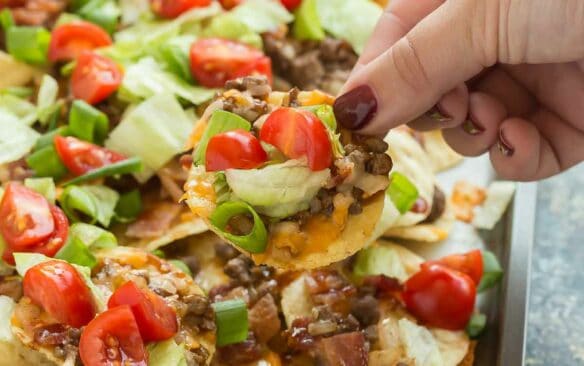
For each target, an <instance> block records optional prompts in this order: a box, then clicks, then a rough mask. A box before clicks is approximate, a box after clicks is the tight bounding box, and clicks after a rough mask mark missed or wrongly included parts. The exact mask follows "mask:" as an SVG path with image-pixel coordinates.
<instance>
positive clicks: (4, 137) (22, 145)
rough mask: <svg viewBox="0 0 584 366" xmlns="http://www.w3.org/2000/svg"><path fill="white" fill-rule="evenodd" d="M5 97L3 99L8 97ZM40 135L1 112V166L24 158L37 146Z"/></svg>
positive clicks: (10, 115) (11, 116)
mask: <svg viewBox="0 0 584 366" xmlns="http://www.w3.org/2000/svg"><path fill="white" fill-rule="evenodd" d="M6 96H8V95H4V96H2V97H6ZM39 137H40V134H39V133H38V132H36V131H35V130H33V129H32V128H30V127H28V126H27V125H26V124H25V123H23V122H22V121H20V120H18V119H17V118H16V117H14V115H12V114H8V113H4V112H3V111H2V110H0V164H5V163H10V162H13V161H16V160H18V159H21V158H22V157H24V156H25V155H26V154H27V153H28V152H29V151H30V150H31V149H32V147H33V146H34V145H35V143H36V141H37V139H38V138H39Z"/></svg>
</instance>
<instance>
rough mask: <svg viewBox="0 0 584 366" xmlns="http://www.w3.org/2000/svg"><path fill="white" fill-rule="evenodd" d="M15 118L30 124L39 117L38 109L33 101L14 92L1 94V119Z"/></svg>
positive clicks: (22, 122)
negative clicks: (15, 94)
mask: <svg viewBox="0 0 584 366" xmlns="http://www.w3.org/2000/svg"><path fill="white" fill-rule="evenodd" d="M2 118H6V119H14V120H17V121H19V122H20V123H21V124H24V125H27V126H30V125H32V124H33V123H34V122H35V121H36V119H37V110H36V107H35V106H34V104H32V103H31V102H29V101H27V100H25V99H22V98H19V97H17V96H14V95H12V94H0V119H2Z"/></svg>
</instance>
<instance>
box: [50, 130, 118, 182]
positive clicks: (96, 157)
mask: <svg viewBox="0 0 584 366" xmlns="http://www.w3.org/2000/svg"><path fill="white" fill-rule="evenodd" d="M54 141H55V149H56V150H57V154H58V155H59V158H60V159H61V160H62V161H63V164H64V165H65V166H66V167H67V169H69V171H70V172H71V173H73V174H75V175H76V176H77V175H83V174H85V173H87V172H89V171H91V170H94V169H97V168H101V167H103V166H106V165H110V164H113V163H116V162H118V161H122V160H125V159H126V157H125V156H123V155H122V154H118V153H117V152H115V151H111V150H108V149H106V148H104V147H101V146H97V145H94V144H91V143H89V142H86V141H82V140H79V139H77V138H75V137H71V136H67V137H63V136H59V135H57V136H55V140H54Z"/></svg>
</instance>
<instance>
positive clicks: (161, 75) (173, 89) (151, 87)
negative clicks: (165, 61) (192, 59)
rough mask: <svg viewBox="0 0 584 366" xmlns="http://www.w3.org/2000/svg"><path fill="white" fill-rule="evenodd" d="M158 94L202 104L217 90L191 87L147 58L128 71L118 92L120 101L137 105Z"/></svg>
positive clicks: (131, 66)
mask: <svg viewBox="0 0 584 366" xmlns="http://www.w3.org/2000/svg"><path fill="white" fill-rule="evenodd" d="M156 94H173V95H176V96H177V97H180V98H182V99H185V100H188V101H189V102H191V103H193V104H201V103H204V102H206V101H208V100H209V99H211V98H212V97H213V95H214V94H215V90H213V89H207V88H202V87H197V86H193V85H190V84H189V83H187V82H186V81H184V80H182V79H181V78H179V77H178V76H176V75H175V74H173V73H170V72H168V71H165V70H163V69H162V68H161V67H160V65H159V64H158V63H157V62H156V61H155V60H154V59H153V58H152V57H145V58H143V59H141V60H140V61H138V62H137V63H135V64H133V65H130V66H129V67H128V68H127V69H126V73H125V75H124V79H123V81H122V85H121V87H120V90H119V91H118V97H119V98H120V99H122V100H125V101H128V102H131V103H132V102H134V103H135V102H139V101H140V100H141V99H147V98H150V97H151V96H153V95H156Z"/></svg>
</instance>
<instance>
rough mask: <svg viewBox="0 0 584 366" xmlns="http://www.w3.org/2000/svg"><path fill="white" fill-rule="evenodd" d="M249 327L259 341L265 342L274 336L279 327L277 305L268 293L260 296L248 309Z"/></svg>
mask: <svg viewBox="0 0 584 366" xmlns="http://www.w3.org/2000/svg"><path fill="white" fill-rule="evenodd" d="M248 317H249V327H250V329H251V330H252V331H253V333H254V335H255V336H256V338H257V340H258V341H259V342H260V343H265V342H267V341H269V340H270V339H271V338H272V337H274V336H275V335H276V334H277V333H278V332H279V331H280V327H281V325H282V324H281V322H280V318H279V317H278V307H277V306H276V302H275V301H274V298H273V297H272V295H270V294H269V293H268V294H266V295H264V296H262V297H261V298H260V299H259V300H258V301H257V302H256V303H255V305H254V306H253V307H252V308H251V309H250V310H249V313H248Z"/></svg>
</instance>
